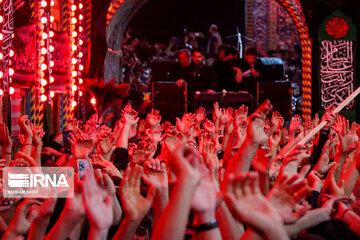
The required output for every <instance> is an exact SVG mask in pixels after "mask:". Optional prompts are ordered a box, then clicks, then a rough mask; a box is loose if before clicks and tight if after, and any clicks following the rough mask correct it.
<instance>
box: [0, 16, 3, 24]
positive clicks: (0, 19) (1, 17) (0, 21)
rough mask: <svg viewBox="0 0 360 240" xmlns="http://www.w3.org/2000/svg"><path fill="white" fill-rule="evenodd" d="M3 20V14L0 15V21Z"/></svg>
mask: <svg viewBox="0 0 360 240" xmlns="http://www.w3.org/2000/svg"><path fill="white" fill-rule="evenodd" d="M3 21H4V18H3V16H1V15H0V23H2V22H3Z"/></svg>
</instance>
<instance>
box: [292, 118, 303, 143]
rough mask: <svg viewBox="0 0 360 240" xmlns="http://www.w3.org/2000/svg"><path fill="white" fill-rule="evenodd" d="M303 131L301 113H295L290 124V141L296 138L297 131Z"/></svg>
mask: <svg viewBox="0 0 360 240" xmlns="http://www.w3.org/2000/svg"><path fill="white" fill-rule="evenodd" d="M301 131H303V129H302V126H301V117H300V116H299V115H295V116H294V117H293V118H292V119H291V122H290V126H289V141H291V140H293V139H294V138H295V135H296V132H301Z"/></svg>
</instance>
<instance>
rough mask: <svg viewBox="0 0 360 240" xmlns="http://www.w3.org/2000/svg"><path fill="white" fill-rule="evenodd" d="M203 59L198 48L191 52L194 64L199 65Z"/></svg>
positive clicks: (201, 52)
mask: <svg viewBox="0 0 360 240" xmlns="http://www.w3.org/2000/svg"><path fill="white" fill-rule="evenodd" d="M203 59H204V55H203V51H202V50H201V49H200V48H194V49H193V50H192V60H193V62H194V63H195V64H200V63H201V62H202V61H203Z"/></svg>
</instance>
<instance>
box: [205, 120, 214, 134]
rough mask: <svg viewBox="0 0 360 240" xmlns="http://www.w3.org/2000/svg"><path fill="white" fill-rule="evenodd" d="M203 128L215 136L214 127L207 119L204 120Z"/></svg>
mask: <svg viewBox="0 0 360 240" xmlns="http://www.w3.org/2000/svg"><path fill="white" fill-rule="evenodd" d="M203 128H204V130H205V131H207V132H208V133H210V134H211V135H215V125H214V123H213V122H212V121H210V120H209V119H206V120H205V122H204V123H203Z"/></svg>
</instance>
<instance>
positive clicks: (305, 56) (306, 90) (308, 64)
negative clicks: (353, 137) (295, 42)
mask: <svg viewBox="0 0 360 240" xmlns="http://www.w3.org/2000/svg"><path fill="white" fill-rule="evenodd" d="M276 2H278V3H279V4H280V5H281V6H282V7H283V8H284V9H285V10H286V11H287V12H288V13H289V15H290V17H291V18H292V19H293V21H294V23H295V25H296V28H297V30H298V32H299V36H300V43H301V50H302V97H303V108H302V110H303V116H302V117H303V119H311V111H312V105H311V100H312V44H311V40H310V36H309V30H308V27H307V25H306V22H305V18H304V16H303V14H302V11H299V9H297V8H296V7H295V4H294V2H293V1H292V0H276Z"/></svg>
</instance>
